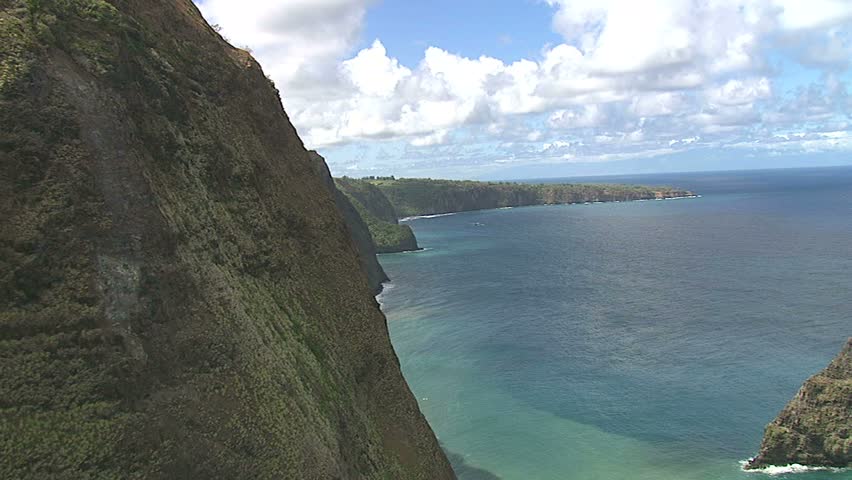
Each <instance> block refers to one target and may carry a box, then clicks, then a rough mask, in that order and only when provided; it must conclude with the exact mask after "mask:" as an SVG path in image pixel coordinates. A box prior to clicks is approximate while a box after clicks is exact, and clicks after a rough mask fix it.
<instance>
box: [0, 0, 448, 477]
mask: <svg viewBox="0 0 852 480" xmlns="http://www.w3.org/2000/svg"><path fill="white" fill-rule="evenodd" d="M0 38H2V42H0V53H1V54H2V55H0V478H10V479H11V478H14V479H39V480H40V479H45V478H51V479H95V478H97V479H110V478H145V479H184V478H211V479H213V478H299V479H328V478H338V479H375V480H387V479H421V480H434V479H439V480H440V479H452V478H454V476H453V473H452V471H451V468H450V466H449V463H448V461H447V459H446V457H445V455H444V453H443V452H442V451H441V449H440V447H439V445H438V442H437V440H436V439H435V436H434V435H433V433H432V431H431V429H430V428H429V425H428V424H427V423H426V421H425V419H424V418H423V416H422V415H421V413H420V411H419V409H418V406H417V403H416V402H415V399H414V398H413V396H412V395H411V392H410V391H409V389H408V386H407V385H406V383H405V381H404V379H403V377H402V374H401V372H400V369H399V362H398V360H397V358H396V355H395V354H394V352H393V349H392V348H391V345H390V341H389V338H388V333H387V326H386V321H385V318H384V316H383V315H382V313H381V311H380V310H379V308H378V305H377V303H376V301H375V299H374V298H373V293H374V291H373V288H372V287H373V286H372V285H371V284H370V281H368V276H367V273H366V272H365V270H364V263H363V261H362V258H363V253H364V251H363V250H361V251H360V252H361V253H362V256H361V257H360V258H359V248H358V245H357V244H356V242H355V241H354V240H353V238H352V236H351V233H352V228H351V227H348V226H347V224H346V222H345V221H344V218H343V215H344V214H342V213H341V211H340V208H339V202H336V198H335V195H334V193H333V192H332V191H331V189H330V188H329V187H328V179H327V178H326V176H325V174H324V173H322V174H321V173H318V169H317V165H316V162H315V161H312V159H311V157H310V156H309V154H308V152H307V151H306V150H305V148H304V146H303V145H302V142H301V140H300V139H299V137H298V136H297V134H296V131H295V130H294V128H293V126H292V125H291V124H290V122H289V120H288V118H287V115H286V114H285V112H284V110H283V109H282V107H281V102H280V99H279V96H278V92H277V91H276V89H275V88H274V86H273V85H272V83H271V82H270V81H269V80H268V79H267V77H266V76H265V75H264V73H263V71H262V69H261V67H260V65H258V63H257V62H256V61H255V60H254V59H253V58H252V57H251V55H250V54H249V53H248V52H246V51H244V50H240V49H236V48H233V47H232V46H230V45H229V44H227V43H226V42H225V41H224V40H223V39H222V38H221V37H220V36H219V34H218V33H217V32H216V31H215V30H214V29H213V28H211V27H210V26H209V25H207V23H206V22H205V21H204V19H203V18H202V17H201V15H200V14H199V12H198V10H197V9H196V7H195V6H194V5H193V3H192V2H191V1H190V0H110V1H103V0H62V1H59V0H57V1H35V0H32V1H26V2H20V1H16V0H0Z"/></svg>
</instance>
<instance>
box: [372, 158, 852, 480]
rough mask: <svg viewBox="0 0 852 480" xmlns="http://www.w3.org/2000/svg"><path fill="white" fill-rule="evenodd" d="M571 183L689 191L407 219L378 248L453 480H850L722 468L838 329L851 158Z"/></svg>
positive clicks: (851, 325) (414, 379)
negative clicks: (392, 249)
mask: <svg viewBox="0 0 852 480" xmlns="http://www.w3.org/2000/svg"><path fill="white" fill-rule="evenodd" d="M585 180H597V181H604V182H608V183H616V182H624V183H640V184H662V185H672V186H676V187H682V188H688V189H691V190H693V191H695V192H697V193H700V194H702V198H695V199H683V200H677V201H649V202H628V203H607V204H592V205H566V206H541V207H524V208H514V209H502V210H490V211H481V212H469V213H462V214H457V215H451V216H442V217H437V218H428V219H415V220H411V221H410V223H409V225H411V226H412V228H413V229H414V230H415V232H416V234H417V237H418V240H419V243H420V245H421V246H422V247H425V248H426V250H425V251H422V252H417V253H413V254H407V255H383V256H381V262H382V264H383V265H384V267H385V269H386V270H387V272H388V274H389V275H390V276H391V278H392V279H393V287H392V288H390V289H387V290H386V291H385V292H384V293H383V294H382V295H381V301H382V304H383V309H384V310H385V312H386V314H387V316H388V324H389V328H390V332H391V338H392V341H393V344H394V347H395V348H396V350H397V353H398V355H399V357H400V361H401V363H402V367H403V372H404V373H405V376H406V378H407V380H408V382H409V384H410V385H411V388H412V390H413V391H414V393H415V395H416V396H417V398H418V401H419V402H420V406H421V408H422V410H423V412H424V414H425V415H426V417H427V418H428V419H429V421H430V423H431V425H432V427H433V429H434V430H435V432H436V434H437V435H438V437H439V439H440V441H441V443H442V445H443V446H444V448H445V449H446V450H447V452H448V453H449V454H450V456H451V459H452V461H453V463H454V465H455V467H456V469H457V471H458V473H459V477H460V478H461V479H462V480H495V479H503V480H539V479H540V480H551V479H552V480H566V479H584V480H586V479H600V480H616V479H618V480H620V479H648V480H651V479H654V480H666V479H696V480H697V479H702V480H704V479H716V480H739V479H760V478H767V479H770V478H775V479H786V478H795V479H797V480H817V479H831V480H835V479H852V472H848V471H843V472H807V473H796V474H788V473H781V472H779V473H778V474H777V475H775V476H769V475H767V474H764V473H746V472H743V471H742V470H741V467H740V462H741V461H742V460H745V459H747V458H748V457H750V456H752V455H754V454H755V453H756V452H757V449H758V446H759V444H760V439H761V435H762V431H763V428H764V426H765V425H766V423H768V422H769V421H771V420H772V418H773V417H774V416H775V415H776V414H777V413H778V412H779V411H780V410H781V408H782V407H783V406H784V404H785V403H786V402H787V401H788V400H789V399H790V398H791V397H792V396H793V395H794V394H795V392H796V391H797V389H798V388H799V387H800V386H801V384H802V382H804V380H805V379H807V378H808V377H809V376H810V375H812V374H814V373H816V372H818V371H819V370H821V369H822V368H824V367H825V366H826V365H827V364H828V362H829V361H830V360H831V359H832V358H833V357H834V356H835V355H836V354H837V353H838V352H839V350H840V347H841V346H842V344H843V342H844V341H845V339H846V338H847V337H848V336H850V335H852V242H850V238H852V168H829V169H807V170H777V171H769V172H722V173H705V174H671V175H660V176H635V177H606V178H601V179H585ZM571 181H576V180H575V179H571Z"/></svg>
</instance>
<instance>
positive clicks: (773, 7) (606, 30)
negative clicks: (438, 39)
mask: <svg viewBox="0 0 852 480" xmlns="http://www.w3.org/2000/svg"><path fill="white" fill-rule="evenodd" d="M543 1H544V2H545V3H547V4H549V5H551V6H552V7H553V11H554V16H553V25H552V27H553V29H554V30H555V31H556V32H557V33H559V34H560V35H561V36H562V39H563V41H562V42H561V43H559V44H556V45H550V46H546V47H544V48H543V49H542V50H541V53H540V55H538V56H537V57H535V58H528V59H522V60H519V61H515V62H511V63H508V62H505V61H503V60H501V59H499V58H495V57H490V56H481V57H478V58H466V57H464V56H460V55H457V54H455V53H451V52H450V51H448V50H445V49H443V48H439V47H437V46H431V47H428V48H426V49H425V50H424V53H423V57H422V60H421V61H420V62H419V63H418V64H416V65H403V64H402V63H401V62H400V61H399V60H398V59H396V58H395V57H394V56H393V53H392V52H389V51H388V49H387V48H386V47H385V45H384V44H383V43H382V41H381V40H380V39H375V40H374V41H373V42H372V43H370V44H369V46H367V47H366V48H363V49H361V50H360V51H355V50H354V46H355V45H357V44H359V42H360V41H361V40H362V39H361V33H362V27H363V22H364V18H365V14H366V11H367V9H368V7H369V6H370V4H371V3H372V2H371V0H288V1H286V2H285V1H267V0H263V1H261V0H243V1H242V2H238V3H235V2H232V1H231V0H203V2H202V3H200V8H201V10H202V12H203V13H204V15H205V16H206V17H207V18H208V20H209V21H210V22H211V23H218V24H220V25H221V26H222V27H223V33H224V35H226V36H227V37H228V38H230V39H231V40H232V41H233V42H234V43H235V44H237V45H247V46H250V47H251V48H252V49H253V50H254V52H255V54H256V55H257V56H258V57H259V58H260V59H261V61H262V62H263V64H264V66H265V69H266V70H267V72H268V73H270V74H271V76H272V77H273V78H274V80H275V81H276V83H277V84H278V86H279V88H280V90H281V92H282V97H283V98H282V100H283V101H284V104H285V107H286V108H287V110H288V113H289V114H290V117H291V119H292V120H293V122H294V124H295V125H296V127H297V129H299V131H300V133H301V134H302V137H303V138H304V140H305V142H306V144H307V145H308V146H309V147H311V148H322V147H328V146H333V145H340V144H346V143H352V142H362V141H371V140H388V139H394V140H403V141H406V142H408V144H409V145H410V146H411V148H414V149H419V150H424V149H426V147H429V148H433V149H434V148H438V147H440V146H446V145H447V144H451V143H453V142H458V141H464V142H480V143H489V142H490V143H492V144H493V143H495V142H498V141H510V142H511V146H506V147H505V148H507V149H511V150H512V152H514V153H512V155H514V157H513V159H514V158H521V157H524V155H525V153H524V152H530V155H532V154H536V155H541V154H542V152H543V151H550V152H553V153H554V155H556V152H557V151H558V155H559V158H560V159H562V160H564V159H566V158H577V159H581V158H592V157H594V158H599V159H600V158H616V157H618V158H621V157H622V156H623V155H634V156H637V157H638V156H641V155H640V154H639V152H640V150H641V151H647V152H662V151H665V152H668V151H671V150H672V149H676V148H688V147H693V146H697V145H700V144H709V143H710V142H715V144H722V143H724V142H728V143H729V144H735V143H741V142H744V141H753V140H754V139H755V135H764V137H765V138H767V139H768V138H774V139H775V141H776V142H777V137H773V132H772V131H771V128H769V129H768V127H767V126H768V125H769V126H771V125H776V126H778V125H784V126H786V125H792V124H795V123H797V120H796V118H795V116H796V115H797V114H798V115H802V116H804V117H805V118H807V119H810V120H822V121H826V122H827V121H835V122H836V121H837V117H838V116H841V117H842V116H844V115H846V116H847V118H848V114H846V113H844V112H848V111H849V110H848V107H849V98H848V95H847V94H846V85H845V83H844V82H843V81H842V80H841V79H840V78H841V77H838V76H837V75H836V74H837V73H842V72H844V71H845V69H847V68H848V66H849V65H848V64H849V60H850V58H852V46H850V38H849V26H850V23H852V2H850V1H847V0H809V1H808V2H802V1H800V0H647V1H642V2H637V1H635V0H543ZM775 51H781V52H787V54H788V58H789V59H790V61H793V62H797V63H798V64H799V65H804V66H806V67H809V68H817V69H819V70H820V71H823V72H824V74H823V79H822V80H821V81H820V83H819V84H818V85H817V84H815V85H813V86H811V87H809V88H806V89H803V90H800V91H798V92H792V93H790V92H784V91H781V90H780V89H778V88H776V86H775V75H777V74H778V72H777V70H778V68H777V66H776V65H773V61H772V56H771V55H770V53H772V52H775ZM844 109H845V110H844ZM536 119H538V120H536ZM798 123H801V122H798ZM773 128H774V127H773ZM457 131H458V132H462V131H464V132H465V134H464V135H461V134H459V135H456V134H454V132H457ZM761 132H762V133H761ZM762 138H763V137H762ZM800 140H801V139H800ZM790 141H793V140H790ZM814 141H820V142H822V143H821V144H822V145H830V142H829V140H827V139H825V138H822V137H821V138H820V139H814ZM560 142H561V143H560ZM837 144H840V145H846V144H848V142H845V141H839V142H837ZM501 145H502V144H501ZM506 145H509V144H506ZM543 145H548V146H547V147H546V148H543ZM554 145H556V146H558V147H554ZM606 148H610V149H613V150H612V151H609V150H606ZM625 148H635V149H636V151H633V152H629V151H627V152H625V150H624V149H625ZM595 149H597V150H595ZM616 151H617V152H620V156H619V155H615V152H616ZM495 161H496V160H495ZM500 161H501V162H505V161H508V160H507V159H506V158H501V159H500ZM513 161H514V160H513Z"/></svg>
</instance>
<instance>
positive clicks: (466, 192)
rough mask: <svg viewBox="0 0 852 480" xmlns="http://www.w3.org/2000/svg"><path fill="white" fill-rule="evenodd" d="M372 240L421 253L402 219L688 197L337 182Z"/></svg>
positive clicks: (643, 191)
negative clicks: (532, 207) (549, 206)
mask: <svg viewBox="0 0 852 480" xmlns="http://www.w3.org/2000/svg"><path fill="white" fill-rule="evenodd" d="M335 183H336V185H337V188H338V189H339V190H340V191H341V192H343V194H344V195H345V196H346V197H347V198H348V199H349V201H350V202H351V203H352V205H353V206H354V207H355V209H356V210H357V211H358V213H359V214H360V215H361V218H362V219H363V220H364V223H366V224H367V226H368V228H369V230H370V234H371V235H372V237H373V242H374V244H375V250H376V252H377V253H396V252H405V251H411V250H417V249H418V248H419V246H418V244H417V239H416V238H415V237H414V233H413V232H412V230H411V227H409V226H408V225H405V224H400V223H399V219H400V218H406V217H416V216H421V215H439V214H443V213H456V212H468V211H472V210H487V209H493V208H504V207H524V206H531V205H559V204H572V203H586V202H615V201H619V202H625V201H632V200H651V199H663V198H677V197H688V196H691V195H693V193H692V192H689V191H686V190H681V189H677V188H672V187H651V186H642V185H611V184H569V183H562V184H538V183H513V182H476V181H468V180H434V179H430V178H400V179H397V178H393V177H368V178H362V179H354V178H349V177H342V178H337V179H335Z"/></svg>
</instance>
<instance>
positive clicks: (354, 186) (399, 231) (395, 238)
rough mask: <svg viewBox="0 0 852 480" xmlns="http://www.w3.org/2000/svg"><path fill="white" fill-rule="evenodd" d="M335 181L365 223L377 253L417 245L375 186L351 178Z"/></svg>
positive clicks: (408, 248)
mask: <svg viewBox="0 0 852 480" xmlns="http://www.w3.org/2000/svg"><path fill="white" fill-rule="evenodd" d="M335 183H336V184H337V187H338V189H339V190H340V191H341V192H343V194H344V195H345V196H346V197H347V199H348V200H349V202H350V203H351V204H352V205H353V206H354V207H355V210H356V211H357V212H358V214H359V215H360V216H361V218H362V219H363V221H364V222H365V223H366V224H367V227H368V228H369V230H370V235H371V236H372V237H373V244H374V245H375V249H376V251H377V252H378V253H398V252H410V251H413V250H418V249H419V248H420V247H419V246H418V245H417V238H415V236H414V231H412V230H411V227H410V226H408V225H401V224H400V223H399V220H398V215H397V213H396V209H395V208H394V206H393V205H392V204H391V203H390V201H389V200H388V198H387V197H386V196H385V194H384V193H382V191H381V190H379V188H378V187H376V186H375V185H373V184H372V183H370V182H367V181H364V180H356V179H352V178H338V179H337V180H335Z"/></svg>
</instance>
